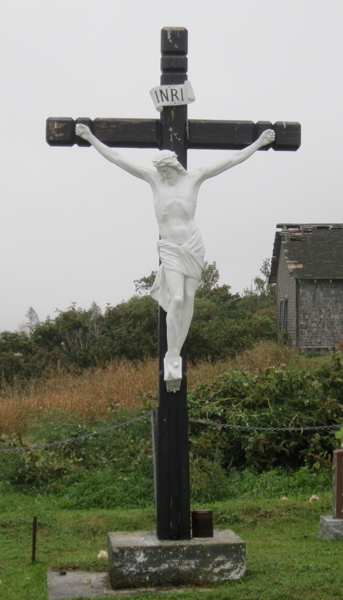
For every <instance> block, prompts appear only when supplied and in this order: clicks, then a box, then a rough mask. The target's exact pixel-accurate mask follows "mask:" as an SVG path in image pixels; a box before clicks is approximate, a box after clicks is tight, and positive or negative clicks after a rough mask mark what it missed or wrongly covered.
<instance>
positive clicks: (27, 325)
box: [18, 306, 39, 335]
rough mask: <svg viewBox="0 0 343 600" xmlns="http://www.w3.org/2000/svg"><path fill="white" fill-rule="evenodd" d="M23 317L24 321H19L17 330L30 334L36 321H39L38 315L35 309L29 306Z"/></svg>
mask: <svg viewBox="0 0 343 600" xmlns="http://www.w3.org/2000/svg"><path fill="white" fill-rule="evenodd" d="M25 317H26V321H25V322H24V323H21V324H20V325H19V328H18V329H19V331H22V332H24V333H26V334H27V335H32V333H33V332H34V329H35V327H36V325H37V323H39V318H38V315H37V313H36V311H35V309H34V308H32V306H30V308H29V310H28V311H27V313H26V315H25Z"/></svg>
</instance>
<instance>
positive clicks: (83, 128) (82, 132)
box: [75, 123, 92, 141]
mask: <svg viewBox="0 0 343 600" xmlns="http://www.w3.org/2000/svg"><path fill="white" fill-rule="evenodd" d="M75 133H76V135H79V136H80V137H82V138H83V139H84V140H87V141H89V138H90V136H91V135H92V133H91V130H90V129H89V127H87V125H83V124H82V123H77V125H76V127H75Z"/></svg>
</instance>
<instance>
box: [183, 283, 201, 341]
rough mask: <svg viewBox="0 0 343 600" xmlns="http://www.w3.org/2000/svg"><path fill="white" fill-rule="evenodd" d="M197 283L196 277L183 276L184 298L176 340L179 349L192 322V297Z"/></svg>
mask: <svg viewBox="0 0 343 600" xmlns="http://www.w3.org/2000/svg"><path fill="white" fill-rule="evenodd" d="M198 285H199V281H198V280H197V279H194V278H193V277H185V287H184V300H183V306H182V311H181V321H180V328H179V336H180V337H179V340H178V346H179V347H180V351H181V349H182V346H183V344H184V343H185V339H186V337H187V334H188V331H189V328H190V325H191V322H192V317H193V312H194V297H195V292H196V291H197V288H198Z"/></svg>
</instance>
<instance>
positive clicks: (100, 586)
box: [48, 571, 208, 600]
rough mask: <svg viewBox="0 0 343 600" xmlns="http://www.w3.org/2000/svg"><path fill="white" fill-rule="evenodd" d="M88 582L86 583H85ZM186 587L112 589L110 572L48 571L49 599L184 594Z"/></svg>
mask: <svg viewBox="0 0 343 600" xmlns="http://www.w3.org/2000/svg"><path fill="white" fill-rule="evenodd" d="M85 582H86V583H85ZM185 591H186V590H185V588H182V587H181V588H180V587H179V588H170V587H169V588H166V587H163V588H162V587H154V588H136V589H134V590H132V589H126V590H112V589H111V588H110V580H109V576H108V573H89V572H88V571H73V572H71V573H70V572H67V574H66V575H60V574H59V573H58V572H56V571H48V598H49V600H73V598H99V597H101V598H103V597H105V598H107V597H109V598H110V597H111V598H113V597H118V596H119V597H125V596H130V597H132V596H138V594H142V593H144V592H149V593H150V594H151V593H153V594H155V595H156V596H159V595H164V594H171V593H173V594H184V593H185ZM197 591H198V592H208V588H197Z"/></svg>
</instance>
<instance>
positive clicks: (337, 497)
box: [332, 450, 343, 519]
mask: <svg viewBox="0 0 343 600" xmlns="http://www.w3.org/2000/svg"><path fill="white" fill-rule="evenodd" d="M332 516H333V518H334V519H343V450H335V451H334V453H333V460H332Z"/></svg>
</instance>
